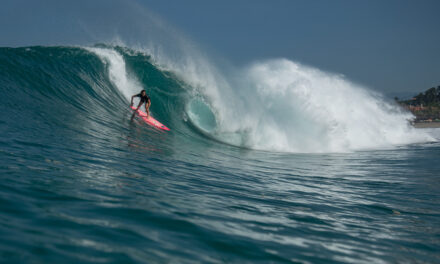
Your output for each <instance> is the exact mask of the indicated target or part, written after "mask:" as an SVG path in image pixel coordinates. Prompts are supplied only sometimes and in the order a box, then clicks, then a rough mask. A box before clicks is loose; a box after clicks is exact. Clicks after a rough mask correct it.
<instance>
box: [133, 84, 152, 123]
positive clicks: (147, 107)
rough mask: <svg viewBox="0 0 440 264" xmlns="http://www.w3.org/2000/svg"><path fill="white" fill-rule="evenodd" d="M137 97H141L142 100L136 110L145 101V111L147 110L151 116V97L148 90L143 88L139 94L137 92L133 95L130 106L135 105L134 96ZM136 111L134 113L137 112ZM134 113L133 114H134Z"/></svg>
mask: <svg viewBox="0 0 440 264" xmlns="http://www.w3.org/2000/svg"><path fill="white" fill-rule="evenodd" d="M135 97H140V98H141V100H140V101H139V105H138V107H137V108H136V111H137V110H138V109H139V107H141V105H142V104H143V103H145V112H147V118H148V117H149V116H150V105H151V100H150V97H149V96H148V95H147V92H145V90H142V91H141V92H140V93H139V94H135V95H133V96H132V97H131V104H130V107H131V106H133V98H135ZM136 111H135V112H134V113H136ZM134 113H133V116H134Z"/></svg>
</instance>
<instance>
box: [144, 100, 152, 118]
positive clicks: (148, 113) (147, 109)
mask: <svg viewBox="0 0 440 264" xmlns="http://www.w3.org/2000/svg"><path fill="white" fill-rule="evenodd" d="M150 105H151V102H148V103H145V112H147V117H149V116H150Z"/></svg>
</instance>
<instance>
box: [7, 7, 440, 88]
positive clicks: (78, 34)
mask: <svg viewBox="0 0 440 264" xmlns="http://www.w3.org/2000/svg"><path fill="white" fill-rule="evenodd" d="M134 1H135V4H134V5H131V4H130V1H118V0H107V1H102V0H94V1H82V0H80V1H64V0H57V1H55V0H35V1H25V0H3V1H2V4H1V6H2V8H1V9H0V46H28V45H56V44H63V45H66V44H82V43H87V44H89V43H90V41H92V42H93V41H95V42H100V41H101V40H100V38H101V35H100V34H98V33H96V32H100V31H106V32H113V33H114V34H118V33H120V29H115V28H117V27H118V26H119V25H121V24H124V25H125V26H124V29H125V31H130V30H133V28H143V27H145V28H148V27H149V24H151V21H150V20H148V19H145V16H154V17H156V18H159V20H161V21H163V23H165V24H166V25H167V26H166V27H165V28H173V29H175V30H176V31H177V32H180V33H182V34H183V35H185V36H186V37H187V38H189V39H190V40H191V41H192V42H194V43H197V45H199V46H200V47H201V49H203V50H204V51H205V52H207V53H208V54H213V56H217V57H221V58H223V59H224V60H226V61H229V62H230V63H231V64H233V65H236V66H242V65H246V64H249V63H252V62H253V61H259V60H264V59H271V58H287V59H290V60H293V61H296V62H300V63H303V64H306V65H309V66H313V67H316V68H319V69H321V70H324V71H329V72H333V73H339V74H343V75H345V76H346V78H347V79H349V80H351V81H354V82H357V83H360V84H363V85H365V86H367V87H369V88H371V89H374V90H378V91H382V92H383V93H385V94H388V95H397V96H399V95H403V96H406V95H409V94H414V93H418V92H421V91H424V90H426V89H428V88H430V87H433V86H439V85H440V1H438V0H420V1H415V0H387V1H382V0H332V1H328V0H313V1H308V0H272V1H269V0H222V1H207V0H185V1H182V0H160V1H159V0H154V1H153V0H134ZM130 5H131V7H130V8H127V7H126V6H130ZM144 11H145V12H144ZM135 17H139V18H140V19H135ZM72 21H74V22H72ZM78 21H82V22H81V23H78ZM156 21H157V19H156ZM73 24H75V25H78V24H81V25H82V26H79V27H78V26H72V25H73ZM91 24H93V25H91ZM118 30H119V31H118ZM83 31H87V32H88V34H86V35H87V37H85V36H86V35H84V32H83ZM90 32H93V33H90ZM139 32H141V31H137V32H136V31H135V30H133V34H132V35H134V34H148V35H150V36H149V37H151V35H160V32H158V31H157V29H156V30H153V31H151V30H150V31H146V33H142V32H141V33H139ZM124 34H125V35H129V34H126V32H124ZM91 35H93V38H92V40H90V39H91V38H90V36H91ZM102 36H104V35H102ZM106 36H107V35H106ZM102 38H103V40H102V41H105V40H104V38H105V37H102ZM140 39H142V38H140ZM87 41H88V42H87Z"/></svg>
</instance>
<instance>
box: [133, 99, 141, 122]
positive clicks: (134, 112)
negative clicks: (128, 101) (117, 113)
mask: <svg viewBox="0 0 440 264" xmlns="http://www.w3.org/2000/svg"><path fill="white" fill-rule="evenodd" d="M141 105H142V102H139V105H138V107H137V108H136V110H134V111H133V114H132V115H131V119H132V120H133V118H134V115H135V114H136V112H137V110H138V109H139V107H141Z"/></svg>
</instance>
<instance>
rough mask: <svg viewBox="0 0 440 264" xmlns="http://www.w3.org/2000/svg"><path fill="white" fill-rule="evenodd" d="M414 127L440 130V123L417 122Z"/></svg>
mask: <svg viewBox="0 0 440 264" xmlns="http://www.w3.org/2000/svg"><path fill="white" fill-rule="evenodd" d="M413 126H414V127H415V128H440V122H416V123H414V124H413Z"/></svg>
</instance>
